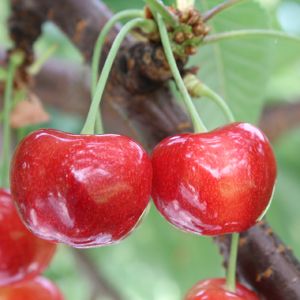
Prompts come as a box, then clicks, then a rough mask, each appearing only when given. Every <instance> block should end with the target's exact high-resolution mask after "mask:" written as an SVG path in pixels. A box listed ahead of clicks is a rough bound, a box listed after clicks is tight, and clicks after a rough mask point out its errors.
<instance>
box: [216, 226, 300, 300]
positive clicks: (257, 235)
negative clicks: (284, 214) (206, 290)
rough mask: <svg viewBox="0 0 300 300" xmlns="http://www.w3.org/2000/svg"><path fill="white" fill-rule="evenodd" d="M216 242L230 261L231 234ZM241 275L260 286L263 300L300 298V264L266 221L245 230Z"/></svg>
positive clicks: (218, 238)
mask: <svg viewBox="0 0 300 300" xmlns="http://www.w3.org/2000/svg"><path fill="white" fill-rule="evenodd" d="M215 241H216V243H217V244H218V246H219V247H220V249H221V253H222V255H223V256H224V257H225V261H226V264H227V263H228V259H229V249H230V243H231V235H227V236H219V237H217V238H215ZM237 274H238V277H239V280H240V282H244V283H246V284H248V285H250V286H251V287H253V288H254V289H256V291H257V292H258V293H259V295H260V296H261V297H262V298H263V299H268V300H298V299H300V264H299V262H298V261H297V259H296V258H295V257H294V255H293V253H292V251H291V249H290V248H288V247H286V245H285V244H284V243H283V242H282V241H281V239H280V238H279V237H278V236H277V235H276V234H275V233H274V232H273V230H272V229H271V228H270V226H269V225H268V224H267V223H266V222H265V221H261V222H259V224H258V225H256V226H254V227H252V228H250V229H249V230H247V231H245V232H243V233H241V236H240V240H239V252H238V260H237Z"/></svg>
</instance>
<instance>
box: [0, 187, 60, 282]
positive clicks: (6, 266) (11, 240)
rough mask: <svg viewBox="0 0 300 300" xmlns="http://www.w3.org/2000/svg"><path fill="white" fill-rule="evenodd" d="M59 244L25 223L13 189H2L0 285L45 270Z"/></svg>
mask: <svg viewBox="0 0 300 300" xmlns="http://www.w3.org/2000/svg"><path fill="white" fill-rule="evenodd" d="M55 250H56V245H55V244H52V243H49V242H47V241H44V240H42V239H39V238H37V237H36V236H35V235H33V234H32V233H31V232H30V231H29V230H28V229H27V228H26V227H25V225H24V224H23V223H22V221H21V220H20V217H19V216H18V213H17V211H16V208H15V206H14V203H13V200H12V198H11V195H10V192H9V190H6V189H0V254H1V255H0V286H6V285H10V284H12V283H14V282H18V281H22V280H27V279H29V278H33V277H35V276H37V275H39V274H41V273H42V272H43V271H44V270H45V269H46V267H47V266H48V265H49V263H50V261H51V259H52V257H53V254H54V252H55Z"/></svg>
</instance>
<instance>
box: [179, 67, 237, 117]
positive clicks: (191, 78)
mask: <svg viewBox="0 0 300 300" xmlns="http://www.w3.org/2000/svg"><path fill="white" fill-rule="evenodd" d="M183 82H184V84H185V86H186V88H187V90H188V92H189V93H190V95H192V97H201V96H206V97H208V98H210V99H212V100H213V101H215V102H216V103H217V104H218V106H219V107H220V108H221V109H222V111H223V112H224V114H225V116H226V118H227V119H228V121H229V122H230V123H232V122H235V119H234V116H233V114H232V112H231V110H230V108H229V106H228V104H227V103H226V101H225V100H224V99H223V98H222V97H221V96H219V95H218V94H217V93H216V92H215V91H213V90H212V89H211V88H209V87H208V86H207V85H205V84H204V83H203V82H202V81H200V80H199V79H198V78H197V77H196V76H195V75H193V74H190V73H188V74H187V75H185V76H184V78H183Z"/></svg>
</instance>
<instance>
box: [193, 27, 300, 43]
mask: <svg viewBox="0 0 300 300" xmlns="http://www.w3.org/2000/svg"><path fill="white" fill-rule="evenodd" d="M249 37H254V38H257V37H270V38H280V39H286V40H289V41H291V42H298V43H299V42H300V37H299V36H297V35H294V34H288V33H285V32H282V31H278V30H269V29H246V30H236V31H228V32H224V33H219V34H214V35H211V36H207V37H205V38H204V39H203V41H202V42H201V43H200V44H199V45H197V46H198V47H201V46H204V45H208V44H212V43H218V42H223V41H227V40H232V39H237V38H249Z"/></svg>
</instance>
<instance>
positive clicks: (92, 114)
mask: <svg viewBox="0 0 300 300" xmlns="http://www.w3.org/2000/svg"><path fill="white" fill-rule="evenodd" d="M134 27H139V28H141V29H142V30H143V31H144V32H145V33H151V32H154V31H155V30H157V27H156V24H155V22H154V21H153V20H146V19H142V18H137V19H134V20H131V21H129V22H128V23H127V24H126V25H124V26H123V28H122V30H121V31H120V32H119V33H118V35H117V37H116V39H115V40H114V42H113V44H112V47H111V50H110V51H109V54H108V56H107V59H106V61H105V64H104V67H103V69H102V72H101V76H100V79H99V81H98V85H97V87H96V90H95V93H94V95H93V100H92V103H91V106H90V110H89V113H88V116H87V119H86V121H85V124H84V126H83V129H82V131H81V133H82V134H94V127H95V121H96V117H97V113H98V112H99V104H100V101H101V98H102V94H103V91H104V88H105V84H106V81H107V78H108V76H109V72H110V69H111V67H112V65H113V62H114V59H115V57H116V55H117V52H118V50H119V47H120V45H121V43H122V41H123V39H124V38H125V36H126V34H127V33H128V32H129V31H130V30H132V29H133V28H134Z"/></svg>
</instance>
